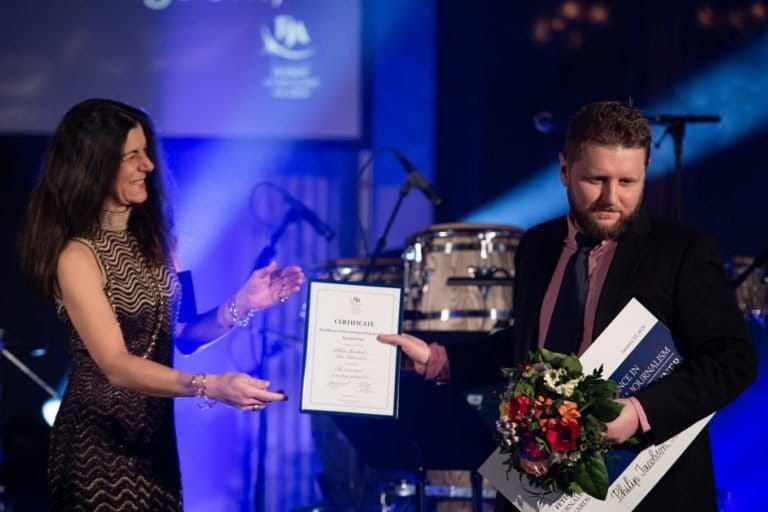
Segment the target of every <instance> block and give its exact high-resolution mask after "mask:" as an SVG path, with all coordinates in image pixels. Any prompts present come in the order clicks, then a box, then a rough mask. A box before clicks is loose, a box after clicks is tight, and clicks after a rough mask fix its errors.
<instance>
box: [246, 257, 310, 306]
mask: <svg viewBox="0 0 768 512" xmlns="http://www.w3.org/2000/svg"><path fill="white" fill-rule="evenodd" d="M302 283H304V272H302V271H301V267H297V266H291V267H284V268H277V263H275V262H274V261H273V262H271V263H270V264H269V265H267V266H266V267H263V268H260V269H258V270H255V271H254V272H253V273H252V274H251V276H250V277H249V278H248V280H247V281H246V282H245V284H244V285H243V287H242V288H241V289H240V291H238V292H237V295H235V303H236V306H237V309H238V310H239V311H249V310H252V309H264V308H268V307H269V306H272V305H273V304H275V303H277V302H285V300H286V299H287V298H288V297H290V296H291V295H293V294H294V293H296V292H298V291H299V289H301V285H302Z"/></svg>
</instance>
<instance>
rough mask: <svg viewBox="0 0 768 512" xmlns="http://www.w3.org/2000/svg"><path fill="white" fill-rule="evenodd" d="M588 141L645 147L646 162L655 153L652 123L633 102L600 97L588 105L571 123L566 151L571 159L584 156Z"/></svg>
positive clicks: (626, 146) (569, 159) (567, 158)
mask: <svg viewBox="0 0 768 512" xmlns="http://www.w3.org/2000/svg"><path fill="white" fill-rule="evenodd" d="M587 144H598V145H600V146H622V147H625V148H645V165H646V166H647V165H648V160H649V159H650V157H651V127H650V126H649V125H648V121H647V120H646V119H645V116H644V115H643V114H642V113H641V112H640V111H639V110H638V109H637V108H635V107H634V106H633V105H631V104H628V103H622V102H619V101H598V102H596V103H589V104H587V105H584V106H583V107H581V108H580V109H579V111H578V112H576V115H574V116H573V119H571V122H570V123H569V124H568V131H567V133H566V136H565V148H563V154H564V155H565V159H566V160H567V161H568V162H575V161H576V160H578V159H579V157H581V151H582V150H583V149H584V146H585V145H587Z"/></svg>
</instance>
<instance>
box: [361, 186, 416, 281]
mask: <svg viewBox="0 0 768 512" xmlns="http://www.w3.org/2000/svg"><path fill="white" fill-rule="evenodd" d="M411 188H413V182H412V181H411V174H408V176H407V177H406V178H405V181H403V184H402V185H400V194H399V195H398V197H397V202H396V203H395V207H394V209H393V210H392V213H390V215H389V220H387V225H386V227H385V228H384V232H383V233H382V234H381V236H380V237H379V239H378V240H377V241H376V248H375V249H374V250H373V254H372V255H371V258H370V260H368V265H367V266H366V267H365V273H364V274H363V282H364V283H365V282H367V281H368V276H369V275H370V274H371V270H372V269H373V266H374V265H375V264H376V260H377V259H378V257H379V256H381V253H382V251H384V247H385V246H386V245H387V235H389V231H390V230H391V229H392V223H393V222H394V220H395V217H396V216H397V213H398V212H399V211H400V207H401V206H402V204H403V200H404V199H405V196H407V195H408V193H409V192H410V191H411Z"/></svg>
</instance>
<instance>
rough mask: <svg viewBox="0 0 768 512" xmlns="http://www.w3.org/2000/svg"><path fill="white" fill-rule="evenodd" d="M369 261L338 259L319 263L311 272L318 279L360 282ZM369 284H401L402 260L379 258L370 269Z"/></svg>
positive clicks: (362, 259) (364, 259) (366, 259)
mask: <svg viewBox="0 0 768 512" xmlns="http://www.w3.org/2000/svg"><path fill="white" fill-rule="evenodd" d="M369 263H370V260H369V259H368V258H339V259H335V260H327V261H323V262H321V263H320V264H319V265H318V266H317V267H315V268H314V269H313V271H312V274H313V275H315V276H316V277H317V278H318V279H327V280H330V281H342V282H361V281H363V275H364V274H365V271H366V269H367V268H368V265H369ZM368 282H369V283H382V284H402V283H403V260H401V259H400V258H379V259H378V260H377V261H376V263H375V264H374V265H373V266H372V267H371V269H370V272H369V275H368Z"/></svg>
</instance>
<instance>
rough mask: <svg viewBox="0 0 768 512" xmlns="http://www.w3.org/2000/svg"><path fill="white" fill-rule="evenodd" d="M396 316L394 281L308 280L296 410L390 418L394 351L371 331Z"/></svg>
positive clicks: (395, 328) (389, 327)
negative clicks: (388, 282) (383, 283)
mask: <svg viewBox="0 0 768 512" xmlns="http://www.w3.org/2000/svg"><path fill="white" fill-rule="evenodd" d="M401 319H402V288H401V287H400V286H391V285H378V284H356V283H344V282H329V281H319V280H312V281H310V283H309V298H308V300H307V323H306V331H305V348H304V373H303V377H302V387H301V411H302V412H316V413H326V414H356V415H367V416H383V417H392V418H396V417H397V408H398V391H399V387H398V383H399V377H400V353H399V350H398V349H397V348H396V347H394V346H391V345H386V344H384V343H381V342H379V341H377V340H376V336H378V335H379V334H390V333H399V332H400V325H401Z"/></svg>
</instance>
